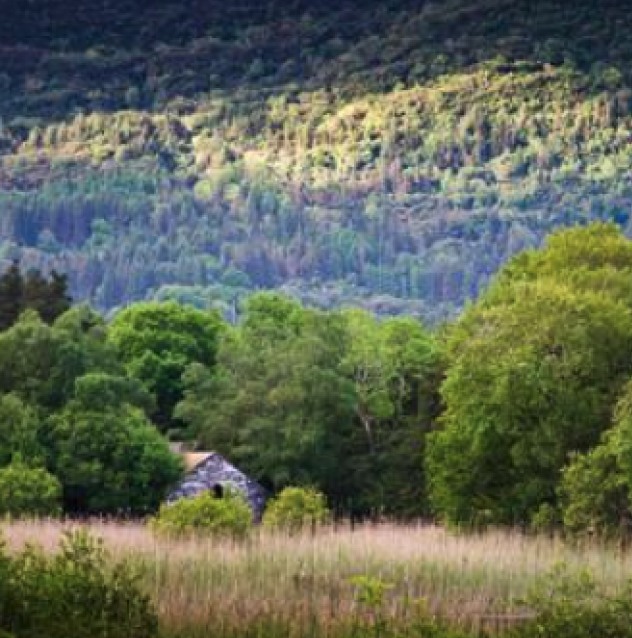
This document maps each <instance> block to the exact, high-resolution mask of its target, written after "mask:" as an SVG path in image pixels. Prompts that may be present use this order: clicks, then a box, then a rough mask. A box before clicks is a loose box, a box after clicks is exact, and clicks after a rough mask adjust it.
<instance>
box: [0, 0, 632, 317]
mask: <svg viewBox="0 0 632 638" xmlns="http://www.w3.org/2000/svg"><path fill="white" fill-rule="evenodd" d="M629 8H630V7H629V5H628V3H627V2H616V1H614V0H603V1H601V2H599V8H598V10H597V9H596V7H595V3H594V2H591V1H590V0H575V1H573V2H571V1H570V0H538V1H535V2H533V1H527V0H445V1H439V0H437V1H434V2H423V1H422V0H417V1H413V0H383V1H381V2H374V3H371V5H370V6H369V5H368V3H366V2H361V1H360V0H339V1H337V2H328V1H326V2H318V3H315V2H308V1H307V0H296V1H294V2H286V1H283V0H268V1H266V2H261V1H259V2H255V1H254V0H240V1H235V2H230V3H226V2H221V1H219V0H206V1H204V2H203V1H191V2H187V3H179V2H175V1H174V0H157V1H156V2H152V3H144V2H141V1H140V0H103V1H102V2H100V3H99V4H98V5H95V4H94V3H93V2H91V1H88V0H78V1H77V2H75V3H72V5H70V4H69V3H68V2H65V1H63V0H32V1H31V2H29V3H12V4H11V5H10V6H8V7H5V8H3V16H2V21H1V22H0V188H1V189H2V190H1V192H0V210H1V214H0V236H1V237H2V241H1V243H0V258H1V259H2V260H3V261H4V263H5V264H6V265H8V264H9V263H10V260H12V259H14V258H20V259H21V261H22V264H23V265H24V266H26V267H29V266H34V267H37V268H41V269H44V270H50V269H53V268H54V269H56V270H57V271H58V272H61V273H67V274H68V276H69V280H70V284H71V289H72V292H73V295H74V296H75V298H79V299H89V300H90V301H91V302H92V303H93V304H95V305H96V306H97V307H99V308H100V309H103V310H108V309H111V308H114V307H117V306H120V305H122V304H124V303H126V302H128V301H130V300H138V299H145V298H159V299H162V298H167V297H175V298H178V299H180V300H186V301H191V302H193V303H195V304H197V305H200V306H208V305H215V306H219V307H221V308H223V309H224V310H231V311H232V310H233V309H234V307H235V302H236V301H237V300H238V299H239V298H241V297H242V296H243V295H244V294H247V293H248V292H250V291H252V290H253V289H258V288H268V287H275V288H282V289H284V290H285V291H287V292H290V293H292V294H295V295H298V296H299V297H301V298H302V299H303V300H305V301H308V302H310V303H314V304H317V305H321V306H325V307H329V306H333V305H337V304H340V303H343V302H354V303H357V304H360V305H365V306H367V307H370V308H371V309H373V310H376V311H378V312H380V313H396V312H402V311H406V312H413V313H419V314H421V315H423V316H424V317H426V318H427V319H429V320H431V321H436V320H440V319H441V318H443V317H445V316H447V315H450V314H452V313H454V311H455V310H456V309H457V308H459V307H460V306H461V305H462V304H463V302H464V300H465V299H467V298H468V297H472V296H474V295H476V294H477V293H478V291H479V289H480V288H481V286H482V285H484V284H485V283H486V282H487V280H488V279H489V276H490V275H491V274H492V273H493V272H495V271H496V270H497V269H498V267H499V266H500V265H501V264H502V263H503V262H504V261H506V259H507V258H508V257H509V256H510V255H511V254H513V253H515V252H516V251H518V250H520V249H522V248H524V247H529V246H534V245H538V244H539V243H540V242H541V241H542V239H543V237H544V236H545V235H546V234H547V233H548V232H550V230H551V229H552V228H554V227H556V226H559V225H568V224H574V223H578V222H579V223H583V222H586V221H587V220H594V219H609V220H610V219H612V220H615V221H616V222H617V223H619V224H621V225H622V226H623V227H624V228H625V229H628V225H629V210H630V208H631V204H632V182H631V180H630V168H631V165H632V152H631V151H632V89H631V87H632V41H631V40H630V38H629V33H630V30H631V28H632V12H630V11H629Z"/></svg>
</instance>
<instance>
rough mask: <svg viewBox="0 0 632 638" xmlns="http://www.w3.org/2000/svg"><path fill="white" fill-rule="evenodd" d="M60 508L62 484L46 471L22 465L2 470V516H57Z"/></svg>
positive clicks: (15, 462)
mask: <svg viewBox="0 0 632 638" xmlns="http://www.w3.org/2000/svg"><path fill="white" fill-rule="evenodd" d="M60 505H61V484H60V482H59V481H58V480H57V479H56V478H55V477H54V476H52V475H51V474H49V473H48V472H47V471H46V470H44V469H42V468H32V467H29V466H28V465H26V464H24V463H23V462H20V461H14V462H13V463H11V465H8V466H7V467H4V468H2V469H0V516H5V515H9V516H11V517H34V516H54V515H55V514H59V513H60V511H61V510H60Z"/></svg>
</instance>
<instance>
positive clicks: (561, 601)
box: [511, 566, 632, 638]
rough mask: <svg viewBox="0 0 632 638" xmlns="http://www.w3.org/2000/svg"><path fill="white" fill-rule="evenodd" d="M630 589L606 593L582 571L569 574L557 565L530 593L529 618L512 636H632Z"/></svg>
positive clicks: (583, 637) (628, 637)
mask: <svg viewBox="0 0 632 638" xmlns="http://www.w3.org/2000/svg"><path fill="white" fill-rule="evenodd" d="M631 593H632V591H631V590H630V588H629V587H628V588H627V590H625V591H623V592H621V593H618V594H608V593H605V592H604V591H602V588H601V587H598V586H597V584H596V582H595V580H594V579H593V577H592V575H591V574H590V573H589V572H588V571H586V572H582V573H580V574H579V575H573V574H569V573H568V572H567V571H566V569H565V568H564V566H559V567H557V568H556V569H555V570H553V572H552V573H550V574H547V575H546V577H545V578H544V579H543V581H542V584H541V585H540V586H539V587H537V588H536V589H535V591H533V592H532V593H531V595H530V596H529V597H528V599H527V601H526V602H527V604H528V606H529V607H531V608H532V609H533V610H534V612H535V614H536V615H535V617H534V619H533V620H532V621H529V622H527V623H525V624H524V625H522V626H520V627H518V628H517V629H516V630H514V632H512V634H511V636H512V638H596V637H597V636H599V638H632V597H631V595H630V594H631Z"/></svg>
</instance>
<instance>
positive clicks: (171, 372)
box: [108, 302, 221, 430]
mask: <svg viewBox="0 0 632 638" xmlns="http://www.w3.org/2000/svg"><path fill="white" fill-rule="evenodd" d="M220 330H221V322H220V319H219V318H218V316H217V315H216V314H214V313H210V312H202V311H200V310H196V309H194V308H190V307H187V306H183V305H180V304H177V303H175V302H166V303H142V304H135V305H133V306H131V307H130V308H127V309H125V310H123V311H122V312H120V313H119V314H118V315H117V316H116V317H115V319H114V321H113V322H112V325H111V327H110V329H109V331H108V339H109V342H110V343H111V344H113V346H114V347H115V348H116V351H117V352H118V354H119V356H120V358H121V360H122V361H123V362H124V363H125V365H126V367H127V370H128V372H129V374H130V375H131V376H132V377H135V378H137V379H138V380H140V381H141V382H142V383H143V384H144V386H145V387H146V389H147V390H148V391H149V392H151V393H152V394H153V395H154V397H155V399H156V409H155V410H154V411H153V413H152V417H153V419H154V421H155V422H156V423H157V424H158V425H159V426H160V427H161V428H162V429H163V430H166V429H168V428H169V426H171V425H172V423H173V421H172V419H173V408H174V406H175V405H176V403H178V401H180V399H181V398H182V374H183V373H184V371H185V369H186V368H187V366H189V365H190V364H192V363H199V364H202V365H205V366H208V367H212V366H213V364H214V362H215V355H216V350H217V340H218V336H219V332H220Z"/></svg>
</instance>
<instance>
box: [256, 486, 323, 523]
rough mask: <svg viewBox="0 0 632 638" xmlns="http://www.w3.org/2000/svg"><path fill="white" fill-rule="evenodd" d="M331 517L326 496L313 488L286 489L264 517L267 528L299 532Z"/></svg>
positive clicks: (269, 507)
mask: <svg viewBox="0 0 632 638" xmlns="http://www.w3.org/2000/svg"><path fill="white" fill-rule="evenodd" d="M328 516H329V510H328V509H327V502H326V500H325V496H324V495H323V494H322V493H321V492H318V491H317V490H315V489H312V488H305V487H286V488H285V489H284V490H283V491H282V492H280V494H279V495H278V496H277V497H276V498H275V499H273V500H272V501H270V503H269V504H268V507H267V508H266V511H265V514H264V516H263V524H264V525H265V526H266V527H272V528H281V529H286V530H289V531H298V530H300V529H302V528H304V527H307V526H310V525H311V526H313V525H320V524H322V523H324V522H325V521H326V520H327V518H328Z"/></svg>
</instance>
